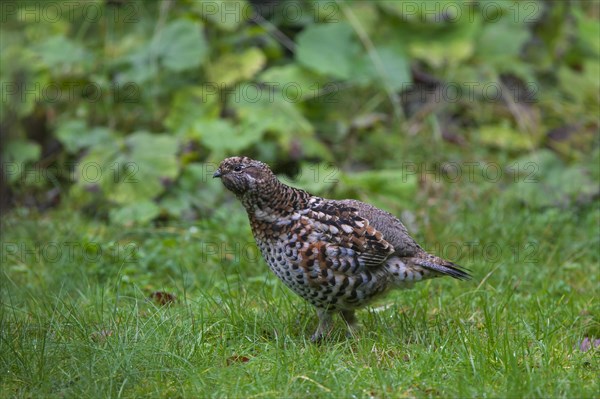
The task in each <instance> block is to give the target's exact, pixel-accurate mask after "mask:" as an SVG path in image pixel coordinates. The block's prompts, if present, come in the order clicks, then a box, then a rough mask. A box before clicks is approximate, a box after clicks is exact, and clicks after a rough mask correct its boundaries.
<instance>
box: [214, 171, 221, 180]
mask: <svg viewBox="0 0 600 399" xmlns="http://www.w3.org/2000/svg"><path fill="white" fill-rule="evenodd" d="M215 177H221V169H217V171H216V172H215V174H214V175H213V179H214V178H215Z"/></svg>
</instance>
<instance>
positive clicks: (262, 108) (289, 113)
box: [230, 85, 313, 146]
mask: <svg viewBox="0 0 600 399" xmlns="http://www.w3.org/2000/svg"><path fill="white" fill-rule="evenodd" d="M257 90H258V91H257ZM230 100H231V101H232V104H231V105H232V107H233V108H234V109H235V110H236V112H237V114H238V117H239V119H240V121H241V124H242V125H243V127H242V130H243V131H247V132H251V131H252V130H254V129H256V130H258V131H261V132H271V133H274V134H275V135H276V136H278V138H279V141H280V143H281V144H283V145H284V146H287V145H288V144H289V142H290V139H291V138H292V137H294V136H310V135H312V133H313V127H312V125H311V124H310V122H309V121H308V120H307V119H306V118H305V117H304V115H303V114H302V112H301V111H300V110H299V108H298V103H296V102H290V101H286V99H285V98H283V97H282V96H280V95H274V96H271V95H270V93H269V92H263V91H260V89H258V88H256V87H255V85H240V87H238V90H236V92H235V93H234V94H233V96H232V98H231V99H230Z"/></svg>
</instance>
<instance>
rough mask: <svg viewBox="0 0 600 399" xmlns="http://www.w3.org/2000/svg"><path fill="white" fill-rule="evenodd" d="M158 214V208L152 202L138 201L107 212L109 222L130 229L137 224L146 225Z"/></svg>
mask: <svg viewBox="0 0 600 399" xmlns="http://www.w3.org/2000/svg"><path fill="white" fill-rule="evenodd" d="M159 214H160V208H159V206H158V205H156V204H155V203H154V202H152V201H139V202H136V203H133V204H129V205H124V206H119V207H118V208H114V209H111V210H110V212H109V216H110V221H111V222H112V223H114V224H117V225H122V226H126V227H130V226H133V225H137V224H141V225H143V224H148V223H149V222H150V221H152V219H155V218H156V217H157V216H158V215H159Z"/></svg>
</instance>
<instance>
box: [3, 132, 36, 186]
mask: <svg viewBox="0 0 600 399" xmlns="http://www.w3.org/2000/svg"><path fill="white" fill-rule="evenodd" d="M41 153H42V148H41V147H40V145H39V144H38V143H34V142H32V141H28V140H23V139H16V140H11V141H9V142H8V143H6V144H5V145H4V148H2V162H3V164H4V165H3V168H4V170H3V173H4V174H5V176H6V178H7V180H8V182H9V183H15V182H17V181H18V180H19V179H22V178H23V177H25V178H27V177H28V176H27V173H26V169H27V165H26V164H28V163H31V162H36V161H37V160H39V159H40V155H41ZM34 177H35V176H34Z"/></svg>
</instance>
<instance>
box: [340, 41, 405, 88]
mask: <svg viewBox="0 0 600 399" xmlns="http://www.w3.org/2000/svg"><path fill="white" fill-rule="evenodd" d="M352 80H353V81H356V82H357V83H359V84H363V85H369V84H376V85H377V86H379V87H382V88H388V89H389V90H390V91H398V90H402V89H406V88H408V87H409V86H410V84H411V82H412V78H411V72H410V64H409V62H408V59H407V57H406V56H405V55H404V53H403V51H402V50H401V49H399V48H398V47H392V46H382V47H378V48H376V49H375V51H374V52H373V53H372V54H364V55H363V56H362V57H361V58H360V61H359V62H357V64H356V66H355V73H354V74H353V75H352Z"/></svg>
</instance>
